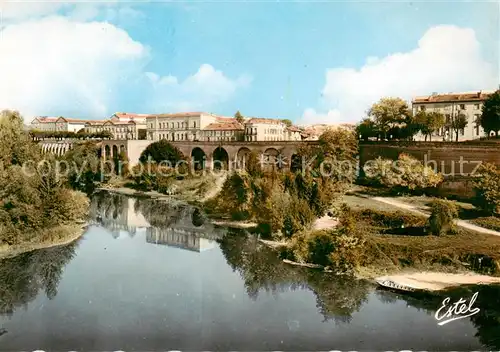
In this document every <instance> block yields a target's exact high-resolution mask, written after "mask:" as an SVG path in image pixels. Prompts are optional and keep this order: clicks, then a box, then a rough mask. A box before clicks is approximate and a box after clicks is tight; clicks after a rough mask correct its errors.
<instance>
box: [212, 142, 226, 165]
mask: <svg viewBox="0 0 500 352" xmlns="http://www.w3.org/2000/svg"><path fill="white" fill-rule="evenodd" d="M212 157H213V163H212V164H213V168H214V169H216V170H221V169H222V170H228V168H229V153H228V152H227V150H226V149H224V148H223V147H217V148H216V149H215V150H214V152H213V154H212Z"/></svg>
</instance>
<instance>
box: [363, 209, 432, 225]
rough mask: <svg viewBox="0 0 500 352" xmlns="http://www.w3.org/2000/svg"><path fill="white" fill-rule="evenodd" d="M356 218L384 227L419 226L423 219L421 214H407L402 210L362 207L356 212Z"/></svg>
mask: <svg viewBox="0 0 500 352" xmlns="http://www.w3.org/2000/svg"><path fill="white" fill-rule="evenodd" d="M356 218H357V219H359V220H362V221H365V222H366V223H368V224H369V225H371V226H380V227H385V228H395V227H402V226H405V227H408V226H421V225H423V223H424V222H425V219H424V218H423V217H421V216H417V215H412V214H407V213H404V212H402V211H393V212H391V211H383V210H373V209H363V210H361V211H359V212H357V213H356Z"/></svg>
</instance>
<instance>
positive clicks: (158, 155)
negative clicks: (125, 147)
mask: <svg viewBox="0 0 500 352" xmlns="http://www.w3.org/2000/svg"><path fill="white" fill-rule="evenodd" d="M150 158H151V160H152V161H154V162H157V163H161V162H167V161H168V162H169V163H170V164H171V166H175V165H176V164H177V163H178V162H179V161H180V160H184V155H183V154H182V152H181V151H180V150H179V149H178V148H177V147H174V146H173V145H172V144H170V143H169V142H168V141H166V140H165V139H162V140H160V141H158V142H154V143H151V144H150V145H148V146H147V147H146V149H144V151H143V152H142V153H141V156H140V158H139V161H140V162H141V163H145V162H147V161H148V160H149V159H150Z"/></svg>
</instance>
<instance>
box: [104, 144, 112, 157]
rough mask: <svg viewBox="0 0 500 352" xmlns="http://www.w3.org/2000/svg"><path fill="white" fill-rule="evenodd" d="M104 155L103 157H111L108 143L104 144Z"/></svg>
mask: <svg viewBox="0 0 500 352" xmlns="http://www.w3.org/2000/svg"><path fill="white" fill-rule="evenodd" d="M104 155H105V158H110V157H111V147H110V146H109V145H108V144H106V145H105V146H104Z"/></svg>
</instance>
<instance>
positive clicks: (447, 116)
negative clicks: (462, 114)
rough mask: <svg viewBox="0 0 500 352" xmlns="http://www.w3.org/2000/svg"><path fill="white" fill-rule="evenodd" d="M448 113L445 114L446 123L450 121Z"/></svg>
mask: <svg viewBox="0 0 500 352" xmlns="http://www.w3.org/2000/svg"><path fill="white" fill-rule="evenodd" d="M450 118H451V117H450V114H446V123H450Z"/></svg>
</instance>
